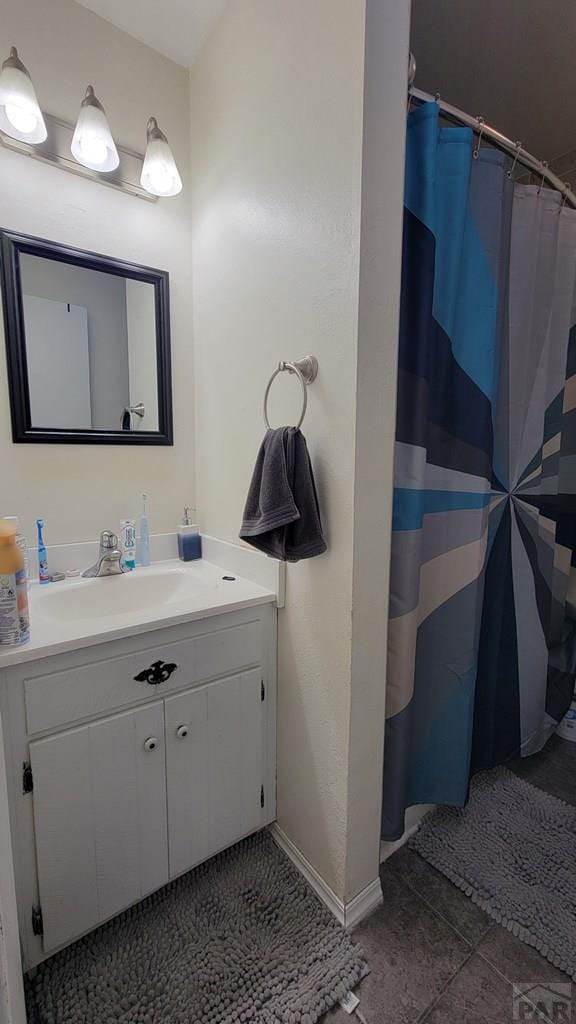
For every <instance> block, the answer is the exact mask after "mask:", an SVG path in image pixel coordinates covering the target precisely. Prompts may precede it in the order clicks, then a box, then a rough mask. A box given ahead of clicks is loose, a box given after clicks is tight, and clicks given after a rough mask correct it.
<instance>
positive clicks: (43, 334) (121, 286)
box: [20, 253, 159, 431]
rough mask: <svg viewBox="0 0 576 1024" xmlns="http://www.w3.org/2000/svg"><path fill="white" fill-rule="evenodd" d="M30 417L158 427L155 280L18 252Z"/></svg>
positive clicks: (45, 423) (63, 423)
mask: <svg viewBox="0 0 576 1024" xmlns="http://www.w3.org/2000/svg"><path fill="white" fill-rule="evenodd" d="M20 280H21V290H22V306H23V314H24V334H25V344H26V363H27V369H28V386H29V399H30V416H31V425H32V427H34V428H47V429H49V428H52V429H75V430H90V429H96V430H107V431H116V430H124V431H138V430H147V431H148V430H153V431H155V430H158V429H159V426H158V388H157V365H156V313H155V289H154V285H153V284H151V283H150V282H147V281H138V280H135V279H133V278H127V277H120V276H118V275H116V274H112V273H102V272H100V271H97V270H92V269H88V268H86V267H82V266H74V265H72V264H69V263H63V262H60V261H58V260H50V259H45V258H44V257H39V256H34V255H31V254H30V253H21V255H20Z"/></svg>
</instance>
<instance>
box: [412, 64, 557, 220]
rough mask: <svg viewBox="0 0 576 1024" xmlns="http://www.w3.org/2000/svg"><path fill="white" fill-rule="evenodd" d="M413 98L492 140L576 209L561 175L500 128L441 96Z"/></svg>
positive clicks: (418, 91) (417, 91)
mask: <svg viewBox="0 0 576 1024" xmlns="http://www.w3.org/2000/svg"><path fill="white" fill-rule="evenodd" d="M410 56H412V55H410ZM409 94H410V96H412V97H413V98H414V99H415V100H418V101H419V102H420V103H437V104H438V106H439V107H440V110H441V111H442V113H443V114H444V115H445V117H447V118H449V119H451V120H453V121H458V122H459V123H460V124H464V125H466V126H467V127H468V128H472V130H473V131H475V132H476V134H477V135H479V136H480V137H481V138H483V139H487V140H489V141H490V142H491V143H492V144H493V145H494V146H496V147H497V148H498V149H502V150H503V151H504V152H505V153H508V154H509V155H510V156H512V157H514V158H515V162H516V163H519V164H522V166H523V167H527V168H528V170H529V171H533V172H534V173H535V174H538V175H539V176H540V177H541V178H542V180H543V181H547V182H548V184H549V185H552V187H553V188H555V189H556V190H557V191H558V192H560V193H561V194H562V196H563V198H564V199H565V201H566V202H567V203H569V204H570V206H572V207H574V208H576V195H575V194H574V192H573V191H572V189H571V188H570V187H569V185H568V184H567V183H566V182H564V181H561V179H560V178H559V177H558V175H557V174H554V172H553V171H551V170H550V168H549V167H548V164H546V163H545V162H543V161H542V160H538V159H537V158H536V157H535V156H533V155H532V153H529V152H528V150H526V149H523V148H522V146H521V145H519V143H517V142H512V139H509V138H508V137H507V136H506V135H502V132H499V131H497V129H496V128H491V127H490V125H487V124H485V123H484V120H483V119H482V118H481V117H473V116H472V115H471V114H467V113H466V112H465V111H464V110H460V109H459V108H458V107H453V106H451V104H450V103H445V102H444V100H442V99H440V97H439V96H432V95H431V93H428V92H424V91H423V90H422V89H417V88H416V87H415V86H411V87H410V89H409Z"/></svg>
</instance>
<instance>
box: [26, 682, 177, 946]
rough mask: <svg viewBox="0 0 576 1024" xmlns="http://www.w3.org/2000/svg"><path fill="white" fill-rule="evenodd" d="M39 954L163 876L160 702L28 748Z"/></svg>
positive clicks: (164, 830) (164, 833)
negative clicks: (39, 911) (39, 912)
mask: <svg viewBox="0 0 576 1024" xmlns="http://www.w3.org/2000/svg"><path fill="white" fill-rule="evenodd" d="M30 760H31V764H32V771H33V776H34V794H33V800H34V824H35V833H36V858H37V866H38V881H39V889H40V904H41V907H42V916H43V924H44V943H43V945H44V950H45V951H49V950H52V949H55V948H57V947H58V946H60V945H62V944H63V943H65V942H67V941H69V940H70V939H72V938H74V937H75V936H78V935H80V934H82V933H83V932H86V931H88V930H89V929H91V928H93V927H95V926H96V925H97V924H99V923H100V922H102V921H104V920H106V918H108V917H111V916H112V915H113V914H116V913H118V911H120V910H122V909H124V908H125V907H127V906H129V905H130V904H131V903H134V902H135V901H136V900H138V899H140V898H141V897H142V896H145V895H146V894H147V893H149V892H151V891H152V890H153V889H157V888H158V887H159V886H161V885H163V884H164V882H166V881H167V880H168V855H167V823H166V760H165V745H164V714H163V706H162V703H161V702H158V703H155V704H149V705H146V706H145V707H142V708H139V709H137V710H136V711H130V712H126V713H123V714H119V715H115V716H113V717H112V718H107V719H104V720H101V721H98V722H94V723H93V724H92V725H87V726H83V727H81V728H79V729H74V730H72V731H70V732H66V733H60V734H59V735H56V736H51V737H49V738H48V739H43V740H37V741H36V742H34V743H31V744H30Z"/></svg>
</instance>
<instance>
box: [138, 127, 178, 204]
mask: <svg viewBox="0 0 576 1024" xmlns="http://www.w3.org/2000/svg"><path fill="white" fill-rule="evenodd" d="M146 136H147V145H146V155H145V157H144V164H143V165H142V174H141V176H140V184H141V185H142V188H144V189H146V191H147V192H150V193H151V195H153V196H177V195H178V193H179V192H181V191H182V179H181V177H180V175H179V173H178V168H177V166H176V161H175V159H174V154H173V153H172V150H171V149H170V146H169V145H168V139H167V138H166V136H165V135H164V132H163V131H161V130H160V128H159V127H158V121H157V120H156V118H155V117H150V118H149V119H148V124H147V125H146Z"/></svg>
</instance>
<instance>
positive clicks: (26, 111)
mask: <svg viewBox="0 0 576 1024" xmlns="http://www.w3.org/2000/svg"><path fill="white" fill-rule="evenodd" d="M0 131H3V132H4V133H5V134H6V135H9V136H10V138H12V139H16V140H17V141H20V142H27V143H29V144H30V145H31V146H36V145H38V144H39V143H40V142H44V140H45V138H46V135H47V130H46V124H45V122H44V118H43V116H42V111H41V109H40V104H39V103H38V99H37V97H36V90H35V89H34V85H33V84H32V79H31V78H30V73H29V71H28V69H27V68H26V67H25V65H24V64H23V63H22V61H21V60H20V58H19V56H18V50H17V49H16V47H15V46H12V47H10V56H9V57H8V59H7V60H5V61H4V63H3V65H2V70H1V72H0Z"/></svg>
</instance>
